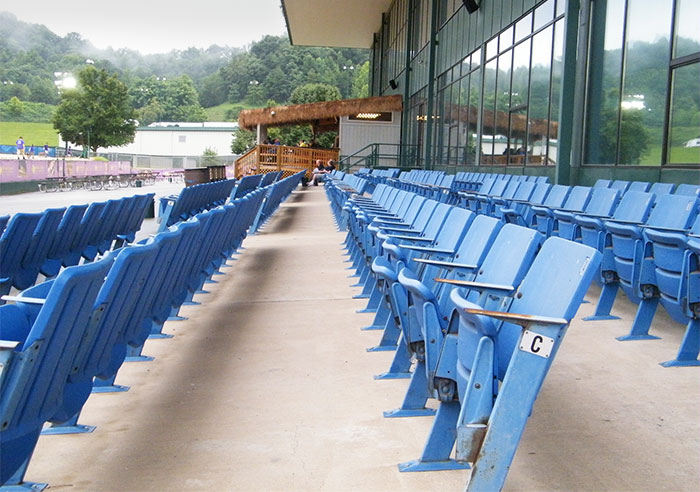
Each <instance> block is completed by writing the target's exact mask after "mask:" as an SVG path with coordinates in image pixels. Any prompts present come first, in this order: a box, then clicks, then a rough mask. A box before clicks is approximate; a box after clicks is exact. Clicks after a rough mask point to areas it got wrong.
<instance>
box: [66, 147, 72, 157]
mask: <svg viewBox="0 0 700 492" xmlns="http://www.w3.org/2000/svg"><path fill="white" fill-rule="evenodd" d="M66 157H73V151H72V150H71V148H70V145H69V146H68V148H66Z"/></svg>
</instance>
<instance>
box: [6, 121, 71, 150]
mask: <svg viewBox="0 0 700 492" xmlns="http://www.w3.org/2000/svg"><path fill="white" fill-rule="evenodd" d="M19 137H22V138H23V139H24V142H25V143H26V145H27V147H29V146H30V145H34V146H37V147H43V146H44V144H45V143H47V144H49V145H50V146H51V147H55V146H56V145H58V133H57V132H56V130H54V128H53V125H52V124H51V123H18V122H14V121H3V122H0V145H14V144H15V142H16V141H17V139H18V138H19Z"/></svg>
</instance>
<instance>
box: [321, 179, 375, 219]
mask: <svg viewBox="0 0 700 492" xmlns="http://www.w3.org/2000/svg"><path fill="white" fill-rule="evenodd" d="M329 177H330V179H327V180H326V181H325V191H326V195H328V199H329V200H330V203H331V208H332V210H333V214H334V216H335V219H336V222H337V223H338V224H339V225H340V215H341V211H342V207H343V204H344V203H345V202H346V201H347V199H348V198H349V197H350V196H352V195H354V194H360V195H361V194H363V193H365V192H366V191H368V190H369V189H370V188H371V182H370V180H368V179H367V178H366V177H365V176H363V175H358V174H347V173H344V172H342V171H337V170H336V171H333V172H331V173H330V175H329Z"/></svg>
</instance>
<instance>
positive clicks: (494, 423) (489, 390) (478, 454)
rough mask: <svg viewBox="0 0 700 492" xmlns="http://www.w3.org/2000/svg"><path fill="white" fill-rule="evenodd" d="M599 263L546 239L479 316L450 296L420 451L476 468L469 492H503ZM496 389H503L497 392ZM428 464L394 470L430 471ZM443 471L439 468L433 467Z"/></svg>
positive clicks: (574, 247) (576, 247)
mask: <svg viewBox="0 0 700 492" xmlns="http://www.w3.org/2000/svg"><path fill="white" fill-rule="evenodd" d="M599 261H600V254H599V253H598V252H597V251H595V250H593V249H591V248H589V247H588V246H585V245H581V244H577V243H573V242H571V241H567V240H564V239H561V238H549V239H548V240H547V241H545V243H544V245H543V246H542V249H541V250H540V252H539V253H538V254H537V256H536V258H535V260H534V261H533V263H532V266H531V267H530V269H529V270H528V272H527V274H526V275H525V277H524V279H523V281H522V283H521V284H520V286H519V287H518V288H517V290H515V291H512V292H511V297H509V298H506V299H505V300H504V302H503V303H502V305H501V306H500V307H499V308H498V309H495V310H484V309H483V308H482V307H481V306H479V305H478V304H476V303H472V302H470V301H469V300H468V299H466V298H464V297H462V296H461V295H460V290H459V289H454V290H453V291H452V293H451V295H450V299H451V301H452V303H453V304H452V305H453V308H452V309H451V315H450V316H449V319H450V321H449V323H448V328H447V334H446V336H445V342H444V344H443V350H442V353H441V354H440V356H439V362H438V367H437V369H436V373H435V377H434V379H435V381H434V382H433V383H432V384H433V386H434V387H435V388H438V395H439V397H440V407H439V408H438V411H437V414H436V416H435V420H434V422H433V427H432V429H431V432H430V436H429V437H428V441H427V443H426V446H425V448H424V452H423V453H424V457H428V458H430V456H431V454H432V453H433V452H434V451H436V450H440V449H442V450H444V449H448V448H449V449H450V450H451V449H452V445H453V443H454V444H455V448H456V453H455V454H456V460H455V461H456V462H457V463H464V462H469V463H473V467H472V473H471V478H470V481H469V484H468V486H467V490H469V491H482V490H501V489H502V487H503V485H504V483H505V480H506V477H507V474H508V469H509V468H510V465H511V462H512V460H513V456H514V455H515V451H516V449H517V446H518V443H519V441H520V436H521V435H522V433H523V431H524V429H525V425H526V423H527V419H528V416H529V414H530V413H531V411H532V407H533V404H534V402H535V399H536V398H537V395H538V393H539V390H540V388H541V386H542V383H543V381H544V378H545V377H546V375H547V372H548V370H549V368H550V366H551V364H552V361H553V359H554V357H555V355H556V353H557V350H558V348H559V345H560V344H561V341H562V339H563V337H564V334H565V333H566V328H567V326H568V324H569V322H570V321H571V319H572V318H573V317H574V315H575V314H576V311H577V310H578V307H579V305H580V303H581V301H582V300H583V297H584V295H585V293H586V291H587V289H588V287H589V285H590V282H591V280H592V279H593V276H594V274H595V270H596V269H597V267H598V263H599ZM499 382H500V384H499ZM430 465H431V463H430V459H428V460H416V461H413V462H408V463H404V464H402V465H399V468H400V469H401V470H405V471H414V470H415V471H420V470H422V469H430V468H431V466H430ZM438 465H439V466H441V467H444V466H445V464H444V463H439V464H438Z"/></svg>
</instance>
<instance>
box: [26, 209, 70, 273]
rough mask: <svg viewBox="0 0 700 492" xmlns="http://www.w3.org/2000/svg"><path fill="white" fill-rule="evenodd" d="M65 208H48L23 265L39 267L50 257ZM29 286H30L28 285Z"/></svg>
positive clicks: (40, 221)
mask: <svg viewBox="0 0 700 492" xmlns="http://www.w3.org/2000/svg"><path fill="white" fill-rule="evenodd" d="M65 211H66V209H65V208H47V209H46V210H44V213H43V215H42V217H41V219H40V220H39V223H38V224H37V226H36V229H34V233H33V234H32V240H31V242H30V244H29V247H28V248H27V250H26V251H25V253H24V257H23V258H22V266H23V267H33V268H36V269H37V273H38V269H39V267H40V266H41V264H42V263H44V261H45V260H46V258H47V257H48V251H49V248H50V247H51V243H53V241H54V239H55V238H56V233H57V231H58V226H59V224H60V223H61V219H63V214H64V213H65ZM32 283H33V282H32ZM27 287H29V286H27Z"/></svg>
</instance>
